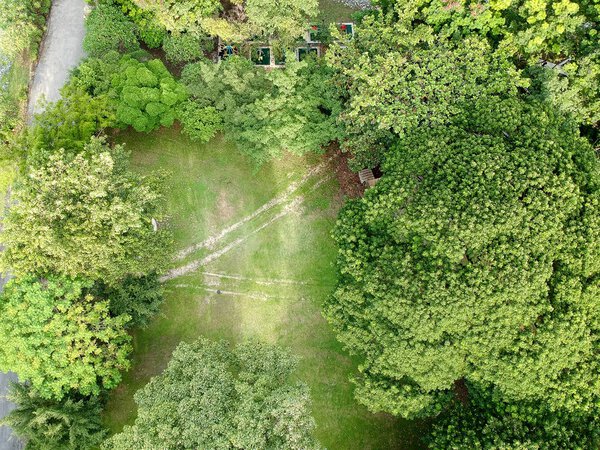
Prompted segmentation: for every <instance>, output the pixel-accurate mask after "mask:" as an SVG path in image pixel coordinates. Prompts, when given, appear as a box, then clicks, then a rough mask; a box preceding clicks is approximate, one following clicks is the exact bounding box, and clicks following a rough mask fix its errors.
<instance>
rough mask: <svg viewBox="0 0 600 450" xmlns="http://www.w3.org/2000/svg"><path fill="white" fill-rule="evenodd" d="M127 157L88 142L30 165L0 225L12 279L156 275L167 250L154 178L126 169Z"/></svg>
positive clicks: (117, 148) (107, 278)
mask: <svg viewBox="0 0 600 450" xmlns="http://www.w3.org/2000/svg"><path fill="white" fill-rule="evenodd" d="M128 163H129V162H128V155H127V153H126V152H125V151H124V150H123V148H122V147H121V146H115V147H114V148H111V147H109V146H108V145H106V143H105V142H104V140H101V139H95V138H93V139H92V140H91V141H90V143H88V144H87V145H86V146H85V148H84V150H83V151H82V152H79V153H78V152H77V151H70V150H67V151H64V150H56V151H54V152H52V154H51V155H49V157H48V159H47V161H46V162H45V164H44V165H43V166H41V167H39V168H38V167H36V168H30V169H28V172H27V173H26V176H25V177H23V178H22V180H21V183H20V184H19V185H18V186H16V188H15V190H14V198H15V199H16V204H15V205H13V206H12V207H11V208H10V212H9V214H8V216H7V217H6V218H5V220H4V231H3V241H4V243H5V244H6V250H5V251H4V252H3V254H2V257H3V263H4V265H5V267H8V268H10V270H11V272H12V273H13V274H16V275H23V274H26V273H34V274H37V275H40V276H45V275H47V274H49V273H50V274H52V273H53V274H64V275H66V276H71V277H77V276H85V277H86V278H88V279H91V280H103V281H104V282H106V283H108V284H111V285H112V284H117V283H119V282H120V281H121V280H123V279H124V278H125V277H126V276H128V275H132V276H142V275H146V274H149V273H152V272H155V271H160V270H161V269H162V268H163V267H164V264H165V260H166V258H167V255H166V254H165V249H167V248H168V245H169V233H168V231H167V230H166V229H160V230H158V231H157V232H155V231H154V230H153V228H152V218H156V219H157V220H160V219H161V218H162V213H161V209H162V208H161V207H162V195H161V194H160V192H159V190H158V187H157V181H158V180H157V179H156V177H142V176H140V175H138V174H135V173H133V172H131V171H129V168H128Z"/></svg>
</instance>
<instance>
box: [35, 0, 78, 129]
mask: <svg viewBox="0 0 600 450" xmlns="http://www.w3.org/2000/svg"><path fill="white" fill-rule="evenodd" d="M88 8H89V6H87V4H86V3H85V0H54V1H53V2H52V9H51V10H50V17H49V19H48V31H47V32H46V37H45V38H44V42H43V43H42V47H41V50H40V60H39V62H38V65H37V67H36V69H35V76H34V78H33V83H32V85H31V89H30V91H29V107H28V109H27V113H28V116H29V120H30V121H31V118H32V117H33V115H34V114H36V113H39V112H40V111H41V110H42V108H41V104H40V100H42V99H45V100H47V101H49V102H55V101H56V100H58V99H59V97H60V94H59V91H60V88H62V87H63V85H64V84H65V82H66V81H67V79H68V78H69V73H70V72H71V70H72V69H73V68H75V67H76V66H77V65H78V64H79V61H81V59H82V58H83V57H84V51H83V37H84V35H85V27H84V18H85V14H86V12H87V9H88Z"/></svg>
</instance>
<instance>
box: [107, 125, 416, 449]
mask: <svg viewBox="0 0 600 450" xmlns="http://www.w3.org/2000/svg"><path fill="white" fill-rule="evenodd" d="M118 140H122V141H124V142H126V144H127V147H128V148H129V150H131V151H132V160H133V162H134V165H135V167H136V168H138V169H139V170H140V171H142V172H146V171H150V170H155V169H166V170H168V171H170V175H169V178H168V180H169V181H168V185H169V186H168V187H169V189H168V194H167V195H168V200H169V209H168V213H169V215H170V217H171V219H170V220H171V225H172V226H173V228H174V232H175V238H176V249H177V250H183V249H188V250H187V252H183V253H181V254H180V256H179V259H178V260H177V261H175V262H174V263H173V267H174V268H175V267H179V268H181V267H184V268H185V267H187V269H185V270H182V271H181V272H182V273H181V274H180V276H178V277H176V278H173V279H171V280H169V281H167V282H166V283H165V290H166V301H165V304H164V305H163V308H162V311H161V313H160V315H159V316H158V317H157V318H156V319H155V320H154V321H153V322H152V323H151V324H150V325H149V326H148V327H147V328H145V329H140V330H136V331H135V332H134V333H133V336H134V349H135V350H134V353H133V367H132V369H131V370H130V371H129V372H128V373H127V374H126V375H125V378H124V382H123V383H122V384H121V386H120V387H119V388H117V389H116V390H115V391H114V392H113V393H112V395H111V397H110V400H109V402H108V406H107V411H106V415H105V421H106V424H107V425H108V426H109V428H110V429H111V431H113V432H116V431H119V430H120V429H121V428H122V426H123V425H125V424H128V423H132V422H133V421H134V419H135V414H136V411H135V404H134V402H133V394H134V392H135V391H136V390H137V389H139V388H141V387H142V386H144V385H145V384H146V383H147V382H148V380H149V378H150V377H151V376H153V375H156V374H158V373H160V372H161V370H162V369H163V368H164V367H165V365H166V364H167V362H168V360H169V358H170V354H171V352H172V351H173V349H174V348H175V346H176V345H177V344H178V343H179V342H180V341H182V340H186V341H191V340H194V339H196V338H197V337H199V336H206V337H209V338H212V339H227V340H229V341H231V342H239V341H242V340H244V339H247V338H258V339H261V340H265V341H268V342H272V343H278V344H280V345H282V346H285V347H287V348H289V349H291V351H292V352H293V353H294V354H296V355H299V356H301V357H302V361H301V364H300V369H299V371H298V377H299V378H300V379H302V380H304V381H306V382H307V383H308V384H309V385H310V387H311V391H312V397H313V412H314V416H315V419H316V421H317V425H318V429H317V436H318V438H319V439H320V441H321V442H322V443H323V444H324V445H325V446H326V447H327V448H328V449H344V450H345V449H361V450H366V449H395V448H397V449H409V448H418V435H419V433H418V429H417V428H416V425H415V424H414V423H412V422H405V421H400V420H397V419H394V418H392V417H390V416H388V415H383V414H381V415H373V414H370V413H369V412H368V411H366V409H364V408H362V407H360V406H359V405H357V403H356V402H355V401H354V398H353V393H352V385H351V383H350V382H349V381H348V378H349V376H350V375H351V374H352V373H353V368H354V367H355V366H356V362H355V361H352V359H351V358H349V357H348V356H347V355H346V353H345V352H344V351H343V350H342V349H341V347H340V345H339V344H338V343H337V341H336V340H335V338H334V336H333V333H332V332H331V331H330V329H329V327H328V325H327V323H326V322H325V320H324V319H323V318H322V316H321V310H320V305H321V303H322V302H323V300H324V299H325V298H326V297H327V295H329V294H330V292H331V291H332V289H333V287H334V285H335V271H334V268H333V266H332V262H333V259H334V256H335V248H334V245H333V242H332V240H331V238H330V236H329V233H330V229H331V227H332V225H333V223H334V221H335V217H336V213H337V209H338V208H339V205H340V202H341V198H340V196H339V194H338V186H337V181H336V180H335V179H334V177H333V176H332V172H331V170H329V167H328V165H327V164H326V163H324V162H323V161H324V158H323V157H315V156H313V157H311V158H298V157H291V156H286V157H285V158H283V160H281V161H277V162H274V163H272V164H270V165H265V166H263V167H262V168H261V169H260V170H258V171H257V170H255V169H254V168H253V166H252V164H251V163H250V161H248V160H247V159H246V158H245V157H243V156H242V155H240V154H239V152H237V151H236V150H235V149H234V148H233V146H232V145H230V144H228V143H227V142H225V141H224V140H223V138H222V137H217V138H216V139H214V140H212V141H211V142H210V143H208V144H194V143H192V142H190V141H189V140H187V139H186V138H185V137H183V136H181V135H180V134H179V132H178V131H176V130H161V131H160V132H157V133H153V134H150V135H142V134H136V133H126V134H123V135H120V136H119V138H118ZM265 205H266V206H265ZM211 237H212V238H211ZM209 238H210V239H209ZM217 291H218V292H220V293H218V292H217Z"/></svg>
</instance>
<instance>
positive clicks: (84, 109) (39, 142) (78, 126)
mask: <svg viewBox="0 0 600 450" xmlns="http://www.w3.org/2000/svg"><path fill="white" fill-rule="evenodd" d="M115 124H116V117H115V110H114V106H113V103H112V102H111V100H110V99H109V98H108V96H106V95H100V96H97V97H92V96H90V95H89V94H87V93H86V92H84V91H82V90H75V89H69V88H65V89H63V91H62V98H61V99H60V100H59V101H57V102H56V103H54V104H51V105H48V106H47V107H46V109H45V111H44V112H43V113H41V114H39V115H37V116H36V118H35V122H34V125H33V126H32V127H30V128H29V129H28V131H29V136H28V145H29V147H28V152H27V164H28V165H29V166H30V167H39V166H41V165H43V164H44V162H45V161H46V160H47V158H48V157H49V155H50V154H52V153H54V152H55V151H56V149H59V148H63V149H68V150H69V151H72V152H75V153H76V152H79V151H80V150H81V149H83V147H84V145H85V144H86V143H88V142H89V140H90V137H92V136H93V135H95V134H96V133H98V132H99V131H101V130H103V129H105V128H109V127H112V126H114V125H115Z"/></svg>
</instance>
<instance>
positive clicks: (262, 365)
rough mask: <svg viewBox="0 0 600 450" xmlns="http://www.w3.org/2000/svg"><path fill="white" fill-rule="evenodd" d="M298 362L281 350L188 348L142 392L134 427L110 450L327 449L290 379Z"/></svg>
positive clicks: (306, 401) (200, 344) (305, 395)
mask: <svg viewBox="0 0 600 450" xmlns="http://www.w3.org/2000/svg"><path fill="white" fill-rule="evenodd" d="M296 363H297V361H296V359H295V358H293V357H291V356H290V355H288V354H287V353H286V352H284V351H282V350H281V349H279V348H277V347H271V346H267V345H264V344H260V343H247V344H242V345H239V346H237V347H235V348H234V349H233V350H231V349H230V347H229V345H228V344H227V343H225V342H211V341H208V340H205V339H201V340H198V341H196V342H194V343H192V344H187V343H181V344H179V346H178V347H177V349H175V351H174V352H173V357H172V359H171V361H170V362H169V365H168V367H167V368H166V369H165V371H164V372H163V373H162V374H161V375H159V376H157V377H155V378H153V379H152V380H150V382H149V383H148V384H147V385H146V386H145V387H144V388H143V389H142V390H140V391H138V392H137V393H136V394H135V401H136V403H137V405H138V415H137V419H136V421H135V425H133V426H126V427H125V428H124V430H123V432H121V433H119V434H117V435H115V436H113V437H112V438H111V439H109V440H108V441H107V442H106V443H105V445H104V447H103V448H104V449H107V450H108V449H114V450H117V449H131V448H160V449H163V450H170V449H173V450H184V449H198V448H207V449H208V448H210V449H215V450H217V449H249V448H257V449H258V448H260V449H266V448H268V449H282V450H283V449H286V450H308V449H316V448H320V446H319V445H318V443H317V442H316V441H315V439H314V438H313V437H312V435H311V433H312V431H313V429H314V427H315V423H314V420H313V419H312V417H311V416H310V397H309V392H308V387H307V386H306V385H305V384H303V383H299V382H292V381H290V376H291V374H292V372H293V371H294V369H295V367H296Z"/></svg>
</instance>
